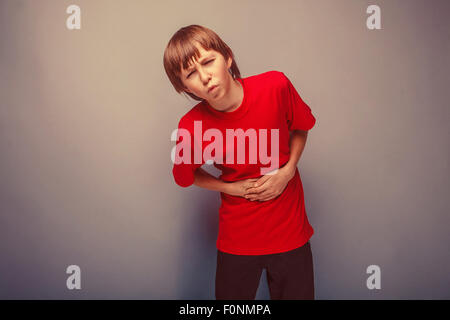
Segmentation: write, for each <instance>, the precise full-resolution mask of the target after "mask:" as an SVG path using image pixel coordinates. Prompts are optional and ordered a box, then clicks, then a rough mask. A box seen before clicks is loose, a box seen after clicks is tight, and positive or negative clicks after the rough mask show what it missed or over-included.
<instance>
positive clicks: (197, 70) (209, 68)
mask: <svg viewBox="0 0 450 320" xmlns="http://www.w3.org/2000/svg"><path fill="white" fill-rule="evenodd" d="M196 47H197V48H198V50H199V52H200V58H199V59H198V60H197V61H194V62H193V63H192V62H191V64H190V65H189V66H188V67H187V69H183V68H181V75H180V76H181V81H182V82H183V84H184V86H185V91H186V92H190V93H192V94H194V95H196V96H197V97H199V98H202V99H206V100H207V101H216V100H217V101H218V100H219V99H221V98H222V97H223V96H224V95H225V94H226V93H227V92H228V91H229V88H230V84H231V83H232V81H233V77H232V76H231V74H230V73H229V72H228V69H229V68H230V67H231V63H232V59H231V57H230V58H229V59H228V61H225V58H224V57H223V56H222V54H221V53H220V52H217V51H215V50H205V49H203V47H202V46H201V45H199V44H197V45H196ZM213 86H216V88H214V89H213V90H211V91H209V90H208V89H210V88H211V87H213Z"/></svg>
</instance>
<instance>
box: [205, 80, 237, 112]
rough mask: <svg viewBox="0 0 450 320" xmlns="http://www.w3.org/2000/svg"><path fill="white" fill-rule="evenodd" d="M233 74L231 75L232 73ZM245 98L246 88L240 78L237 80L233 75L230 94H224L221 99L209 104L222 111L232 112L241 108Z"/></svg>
mask: <svg viewBox="0 0 450 320" xmlns="http://www.w3.org/2000/svg"><path fill="white" fill-rule="evenodd" d="M230 76H231V75H230ZM243 99H244V88H243V87H242V84H241V83H240V82H239V80H235V79H233V78H232V77H231V81H230V89H229V93H228V95H226V96H224V97H223V98H222V100H221V101H217V102H214V103H211V102H209V101H208V103H209V105H210V106H211V107H213V108H214V109H216V110H218V111H221V112H232V111H234V110H236V109H237V108H239V106H240V105H241V104H242V100H243Z"/></svg>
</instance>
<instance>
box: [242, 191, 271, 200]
mask: <svg viewBox="0 0 450 320" xmlns="http://www.w3.org/2000/svg"><path fill="white" fill-rule="evenodd" d="M272 194H273V193H272V192H270V191H265V192H261V193H260V194H251V195H247V198H248V199H249V200H251V201H255V200H262V199H264V198H267V197H269V196H271V195H272Z"/></svg>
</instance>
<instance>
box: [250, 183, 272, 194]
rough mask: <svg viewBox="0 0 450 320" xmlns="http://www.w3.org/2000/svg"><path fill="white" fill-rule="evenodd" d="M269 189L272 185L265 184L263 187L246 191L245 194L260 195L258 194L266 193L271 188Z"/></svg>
mask: <svg viewBox="0 0 450 320" xmlns="http://www.w3.org/2000/svg"><path fill="white" fill-rule="evenodd" d="M269 187H270V185H268V184H263V185H262V186H260V187H258V188H249V189H247V190H246V191H245V194H258V193H261V192H264V191H266V190H267V188H269Z"/></svg>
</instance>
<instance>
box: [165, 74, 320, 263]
mask: <svg viewBox="0 0 450 320" xmlns="http://www.w3.org/2000/svg"><path fill="white" fill-rule="evenodd" d="M237 80H239V82H240V83H241V84H242V87H243V89H244V98H243V100H242V103H241V105H240V106H239V107H238V108H237V109H235V110H234V111H231V112H221V111H218V110H216V109H214V108H212V107H211V106H210V105H209V104H208V102H207V101H206V100H203V101H202V102H200V103H198V104H197V105H195V106H194V107H193V108H192V109H191V110H190V111H189V112H188V113H187V114H185V115H184V116H183V117H182V118H181V120H180V122H179V126H178V128H179V130H178V135H177V147H176V151H175V157H174V158H173V159H177V161H178V162H179V161H180V159H181V158H182V157H183V153H184V152H185V150H186V149H185V148H186V146H189V145H190V146H191V148H190V149H189V151H190V154H188V153H186V154H184V156H189V158H190V159H192V160H191V161H190V163H186V162H189V161H185V163H179V164H176V163H178V162H175V164H174V166H173V176H174V179H175V182H176V183H177V184H178V185H180V186H182V187H187V186H190V185H191V184H193V182H194V172H195V170H196V169H197V168H199V167H201V166H202V165H203V164H204V163H205V161H206V160H208V159H204V157H203V155H204V153H203V152H204V151H205V148H206V147H207V146H208V145H209V144H212V143H213V142H216V146H218V145H222V146H223V148H222V149H221V150H220V151H219V152H217V153H216V152H215V151H214V152H210V154H211V155H213V156H214V157H215V158H214V159H215V160H217V159H218V158H222V159H223V161H215V163H214V166H215V167H216V168H218V169H219V170H221V171H222V174H221V175H220V177H219V178H220V179H221V180H223V181H226V182H232V181H237V180H243V179H248V178H258V177H261V176H262V174H261V168H268V167H270V164H268V163H267V158H266V160H264V161H261V159H262V158H261V157H257V159H256V160H257V161H256V163H255V160H254V158H253V160H252V161H250V154H249V152H250V151H251V150H249V149H250V139H244V140H241V142H239V140H238V138H236V140H234V141H235V143H234V144H232V143H231V142H230V141H232V140H231V139H226V138H227V133H226V130H227V129H229V130H230V129H233V130H237V129H239V128H240V129H242V130H243V131H244V132H247V133H249V132H250V131H248V130H249V129H250V130H256V132H257V133H260V132H261V131H266V136H261V135H258V134H256V135H255V136H256V138H257V139H258V140H264V141H266V142H267V155H269V154H271V151H272V149H271V141H273V140H271V137H272V135H273V134H274V133H273V131H272V129H278V136H279V153H278V158H277V160H278V164H279V167H282V166H283V165H284V164H285V163H286V162H288V160H289V155H290V150H289V131H291V130H296V129H299V130H309V129H311V128H312V127H313V126H314V124H315V122H316V119H315V118H314V116H313V115H312V113H311V109H310V108H309V107H308V105H307V104H306V103H305V102H303V100H302V99H301V97H300V95H299V94H298V93H297V91H296V90H295V88H294V86H293V85H292V83H291V81H290V80H289V79H288V78H287V77H286V76H285V75H284V73H282V72H279V71H268V72H265V73H262V74H259V75H255V76H250V77H247V78H243V79H237ZM200 121H201V125H199V124H200ZM194 122H196V125H195V123H194ZM180 129H184V130H180ZM208 129H215V130H208ZM263 129H265V130H263ZM207 130H208V131H210V133H211V132H212V133H213V135H214V134H218V133H219V131H220V132H221V133H222V136H223V141H220V140H221V139H219V140H217V136H214V138H211V136H212V135H211V134H209V136H208V135H205V136H203V134H204V133H205V131H207ZM217 130H218V131H217ZM180 131H184V132H183V134H181V133H180ZM235 132H237V131H235ZM186 134H189V135H186ZM275 136H276V135H275ZM264 138H266V139H264ZM183 139H191V141H190V143H189V144H185V145H184V147H181V145H182V144H179V143H178V142H182V141H183ZM236 141H237V142H236ZM186 142H188V141H186ZM218 143H220V144H218ZM230 143H231V144H230ZM259 143H261V141H258V143H257V148H258V152H259V151H260V144H259ZM239 146H241V147H242V146H244V148H245V162H244V163H242V160H241V161H240V162H239V161H237V156H238V152H242V150H243V149H242V148H241V150H240V151H239V150H238V149H239ZM183 148H184V149H183ZM195 148H198V149H197V151H198V150H201V152H197V151H196V150H195ZM252 148H253V147H252ZM182 149H183V150H182ZM216 150H219V149H218V148H217V149H216ZM252 150H254V149H252ZM210 151H211V146H210ZM220 152H223V153H220ZM230 152H231V154H232V155H233V156H234V162H233V163H231V161H228V160H229V159H228V158H226V157H227V155H229V154H230ZM194 153H196V154H194ZM272 153H273V154H271V155H274V154H275V153H274V152H272ZM199 155H201V156H200V157H199ZM194 158H195V159H194ZM231 158H232V157H231ZM231 158H230V159H231ZM183 159H187V158H183ZM227 159H228V160H227ZM241 159H242V158H241ZM274 159H275V158H272V161H275V160H274ZM220 162H222V163H220ZM262 162H263V163H264V164H263V163H262ZM221 200H222V203H221V206H220V209H219V232H218V238H217V242H216V245H217V249H218V250H220V251H223V252H227V253H231V254H237V255H262V254H273V253H280V252H286V251H289V250H293V249H296V248H298V247H300V246H302V245H303V244H305V243H306V242H307V241H308V240H309V238H310V237H311V236H312V235H313V233H314V230H313V228H312V227H311V225H310V224H309V222H308V218H307V216H306V212H305V204H304V197H303V186H302V182H301V179H300V174H299V171H298V169H296V172H295V176H294V177H293V178H292V179H291V180H290V181H289V182H288V184H287V186H286V188H285V189H284V191H283V192H282V193H281V194H280V195H279V196H278V197H276V198H275V199H272V200H269V201H261V202H260V201H250V200H247V199H245V198H243V197H238V196H231V195H228V194H225V193H221Z"/></svg>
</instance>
